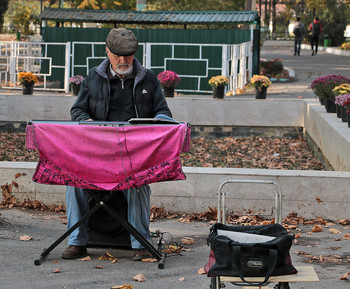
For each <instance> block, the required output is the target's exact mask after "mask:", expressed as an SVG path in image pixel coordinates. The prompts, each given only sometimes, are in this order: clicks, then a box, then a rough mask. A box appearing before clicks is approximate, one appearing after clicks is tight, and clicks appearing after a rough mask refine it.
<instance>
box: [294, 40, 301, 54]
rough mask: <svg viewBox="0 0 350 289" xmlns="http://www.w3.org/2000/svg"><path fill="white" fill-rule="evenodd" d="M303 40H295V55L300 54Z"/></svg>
mask: <svg viewBox="0 0 350 289" xmlns="http://www.w3.org/2000/svg"><path fill="white" fill-rule="evenodd" d="M300 46H301V40H294V53H295V54H297V53H298V54H300Z"/></svg>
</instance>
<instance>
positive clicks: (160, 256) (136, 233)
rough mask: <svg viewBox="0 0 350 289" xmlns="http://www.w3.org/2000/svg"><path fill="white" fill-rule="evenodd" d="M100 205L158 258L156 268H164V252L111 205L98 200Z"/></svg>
mask: <svg viewBox="0 0 350 289" xmlns="http://www.w3.org/2000/svg"><path fill="white" fill-rule="evenodd" d="M100 204H101V206H102V207H103V208H104V209H105V210H106V211H107V212H108V213H110V214H111V216H113V218H115V219H116V220H117V221H118V222H119V223H120V224H121V225H122V226H123V228H124V229H125V230H127V231H128V232H129V234H131V235H133V236H134V237H135V238H136V240H137V241H139V242H140V243H141V244H142V245H143V246H144V247H145V249H146V250H147V251H148V252H150V253H151V254H152V256H153V257H154V258H156V259H157V260H158V268H159V269H163V268H164V262H165V258H166V254H165V253H163V254H162V253H161V252H159V251H158V250H156V249H155V248H154V247H153V246H152V244H150V242H148V241H147V240H146V239H145V238H144V237H143V236H142V235H141V234H140V233H139V231H137V230H136V229H135V228H134V226H132V225H131V224H130V223H129V222H128V221H127V220H126V219H125V218H123V217H121V216H120V215H119V214H118V213H117V212H116V211H115V210H113V209H112V208H111V207H109V206H108V205H107V204H106V203H105V202H103V201H100Z"/></svg>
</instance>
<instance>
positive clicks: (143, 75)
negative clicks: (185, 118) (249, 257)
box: [70, 58, 172, 121]
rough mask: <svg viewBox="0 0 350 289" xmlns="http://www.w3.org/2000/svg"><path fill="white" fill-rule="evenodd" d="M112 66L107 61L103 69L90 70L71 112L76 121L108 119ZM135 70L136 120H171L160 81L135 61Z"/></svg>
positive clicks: (134, 101)
mask: <svg viewBox="0 0 350 289" xmlns="http://www.w3.org/2000/svg"><path fill="white" fill-rule="evenodd" d="M109 65H110V61H109V59H108V58H106V59H105V60H104V61H103V62H102V63H101V64H100V65H99V66H97V67H94V68H92V69H90V71H89V73H88V76H87V77H86V78H85V79H84V80H83V82H82V84H81V88H80V91H79V94H78V97H77V100H76V101H75V103H74V105H73V106H72V108H71V110H70V113H71V117H72V120H74V121H81V120H87V119H89V118H91V119H93V120H106V119H107V114H108V109H109V102H110V90H111V89H110V83H109V79H108V75H107V69H109ZM133 67H134V69H135V71H136V76H135V82H134V89H133V96H132V97H133V103H134V107H135V111H136V117H146V118H150V117H155V116H156V115H158V114H165V115H167V116H169V117H171V116H172V115H171V112H170V110H169V108H168V105H167V102H166V100H165V97H164V95H163V93H162V89H161V86H160V83H159V80H158V79H157V77H156V76H155V75H154V73H153V72H152V71H151V70H149V69H146V68H144V67H143V66H142V65H141V64H140V63H139V62H138V60H137V59H135V58H134V62H133Z"/></svg>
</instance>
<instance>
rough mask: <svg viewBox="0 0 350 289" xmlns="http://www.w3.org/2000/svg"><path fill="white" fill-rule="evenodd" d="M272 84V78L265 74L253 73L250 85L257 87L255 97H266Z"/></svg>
mask: <svg viewBox="0 0 350 289" xmlns="http://www.w3.org/2000/svg"><path fill="white" fill-rule="evenodd" d="M270 85H271V80H270V79H269V78H268V77H267V76H265V75H257V74H255V75H253V77H252V78H251V79H250V86H253V87H255V98H257V99H265V98H266V94H267V88H268V87H269V86H270Z"/></svg>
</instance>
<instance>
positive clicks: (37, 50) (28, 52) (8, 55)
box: [0, 41, 70, 92]
mask: <svg viewBox="0 0 350 289" xmlns="http://www.w3.org/2000/svg"><path fill="white" fill-rule="evenodd" d="M57 46H62V49H63V55H64V57H65V63H64V64H63V65H57V64H55V59H54V57H52V56H48V50H49V48H50V47H57ZM0 48H1V52H0V81H1V85H2V87H3V88H6V89H11V88H12V89H17V88H20V86H19V85H18V82H17V77H18V73H19V72H28V71H31V72H33V73H35V74H36V75H37V76H39V77H40V78H41V80H42V85H40V86H38V87H36V88H35V89H37V90H56V91H65V92H68V91H69V83H68V79H69V71H70V43H69V42H68V43H54V42H47V43H45V42H16V41H11V42H6V41H4V42H0ZM61 55H62V54H61ZM44 67H45V68H44ZM54 70H61V71H62V72H63V73H64V83H63V88H62V84H57V85H56V86H57V87H53V86H52V82H49V81H48V79H47V78H48V77H50V76H52V73H53V71H54Z"/></svg>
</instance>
